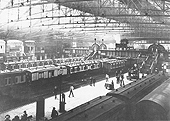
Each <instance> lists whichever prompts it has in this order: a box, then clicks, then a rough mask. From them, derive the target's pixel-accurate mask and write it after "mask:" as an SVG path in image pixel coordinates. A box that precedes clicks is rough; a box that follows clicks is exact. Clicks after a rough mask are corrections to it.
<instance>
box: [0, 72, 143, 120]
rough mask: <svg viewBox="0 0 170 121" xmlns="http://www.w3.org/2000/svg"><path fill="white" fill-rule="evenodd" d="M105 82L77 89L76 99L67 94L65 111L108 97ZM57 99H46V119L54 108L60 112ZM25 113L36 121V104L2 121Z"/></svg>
mask: <svg viewBox="0 0 170 121" xmlns="http://www.w3.org/2000/svg"><path fill="white" fill-rule="evenodd" d="M126 76H127V73H126V74H124V77H125V78H124V82H125V84H128V83H130V82H131V81H128V80H127V79H126ZM140 76H141V75H140ZM109 80H113V81H114V88H115V89H117V88H119V87H120V84H117V82H116V78H115V77H112V78H109ZM105 82H106V80H102V81H100V82H97V83H96V84H95V86H90V85H87V86H84V87H80V88H77V89H75V90H73V93H74V97H70V98H69V97H68V96H69V92H65V96H66V105H65V109H66V111H69V110H71V109H73V108H75V107H77V106H79V105H81V104H83V103H86V102H88V101H90V100H92V99H94V98H97V97H99V96H102V95H106V94H107V93H108V92H110V91H111V90H107V89H106V88H105V87H104V84H105ZM57 98H58V99H55V98H54V96H52V97H50V98H46V99H45V117H47V118H48V119H50V118H51V117H50V116H51V111H52V108H53V107H55V108H56V110H59V95H57ZM23 111H26V112H27V114H28V116H29V115H32V116H33V121H35V114H36V102H34V103H31V104H28V105H24V106H22V107H19V108H16V109H13V110H10V111H7V112H5V113H2V114H0V121H3V120H4V117H5V115H7V114H8V115H10V117H11V119H12V118H14V117H15V116H16V115H18V116H19V117H21V115H22V114H23Z"/></svg>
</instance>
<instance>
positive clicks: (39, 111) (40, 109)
mask: <svg viewBox="0 0 170 121" xmlns="http://www.w3.org/2000/svg"><path fill="white" fill-rule="evenodd" d="M44 106H45V99H44V98H39V99H38V101H37V104H36V121H39V120H40V119H41V118H42V117H44V112H45V107H44Z"/></svg>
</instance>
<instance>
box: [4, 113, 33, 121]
mask: <svg viewBox="0 0 170 121" xmlns="http://www.w3.org/2000/svg"><path fill="white" fill-rule="evenodd" d="M31 118H32V116H28V115H27V112H26V111H24V113H23V115H22V116H21V119H20V117H19V116H18V115H17V116H15V117H14V118H13V119H12V120H11V119H10V115H6V116H5V121H29V119H31Z"/></svg>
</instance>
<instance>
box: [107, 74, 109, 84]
mask: <svg viewBox="0 0 170 121" xmlns="http://www.w3.org/2000/svg"><path fill="white" fill-rule="evenodd" d="M107 81H109V75H108V74H106V82H107Z"/></svg>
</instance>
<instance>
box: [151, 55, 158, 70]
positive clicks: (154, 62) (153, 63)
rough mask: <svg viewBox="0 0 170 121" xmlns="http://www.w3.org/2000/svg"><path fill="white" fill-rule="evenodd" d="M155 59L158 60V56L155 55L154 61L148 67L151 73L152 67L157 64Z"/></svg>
mask: <svg viewBox="0 0 170 121" xmlns="http://www.w3.org/2000/svg"><path fill="white" fill-rule="evenodd" d="M157 59H158V54H157V55H156V57H155V59H154V61H153V62H152V64H151V66H150V70H151V73H152V72H153V69H154V68H153V67H154V65H155V64H156V63H157Z"/></svg>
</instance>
